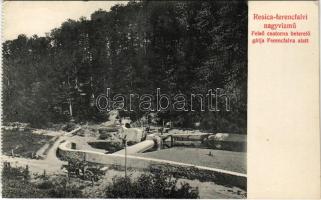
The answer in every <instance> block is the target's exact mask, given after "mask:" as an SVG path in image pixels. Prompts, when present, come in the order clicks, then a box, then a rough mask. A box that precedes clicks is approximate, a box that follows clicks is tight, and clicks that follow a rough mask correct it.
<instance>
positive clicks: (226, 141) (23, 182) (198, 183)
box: [1, 0, 248, 199]
mask: <svg viewBox="0 0 321 200" xmlns="http://www.w3.org/2000/svg"><path fill="white" fill-rule="evenodd" d="M2 12H3V19H2V21H3V22H2V38H3V39H2V94H1V95H2V98H1V101H2V112H1V117H2V119H1V120H2V122H1V123H2V126H1V162H2V163H1V164H2V170H1V187H2V190H1V191H2V197H4V198H135V199H136V198H149V199H157V198H158V199H159V198H161V199H196V198H201V199H245V198H247V99H248V96H247V95H248V89H247V88H248V3H247V2H246V1H239V0H225V1H150V0H138V1H136V0H132V1H5V2H3V5H2Z"/></svg>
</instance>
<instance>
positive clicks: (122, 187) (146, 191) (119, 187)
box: [105, 173, 199, 199]
mask: <svg viewBox="0 0 321 200" xmlns="http://www.w3.org/2000/svg"><path fill="white" fill-rule="evenodd" d="M105 198H184V199H192V198H199V192H198V188H192V187H191V186H190V185H189V184H188V183H182V184H181V185H180V187H177V179H174V178H173V177H172V176H170V175H167V174H163V173H158V174H143V175H141V176H140V177H138V178H137V179H136V180H132V179H131V178H130V177H128V176H127V177H114V178H113V182H112V184H110V185H109V186H107V188H106V191H105Z"/></svg>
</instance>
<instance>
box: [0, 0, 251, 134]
mask: <svg viewBox="0 0 321 200" xmlns="http://www.w3.org/2000/svg"><path fill="white" fill-rule="evenodd" d="M2 53H3V79H2V80H3V94H2V99H3V120H4V122H11V121H19V122H28V123H30V124H31V125H32V126H34V127H45V126H49V125H50V123H59V122H68V121H69V120H70V119H71V116H72V117H73V118H74V119H75V120H76V121H77V122H81V121H92V122H98V121H103V120H106V113H102V112H100V111H99V110H97V108H96V106H95V98H96V97H97V96H98V95H99V94H102V93H105V92H106V88H112V92H114V93H122V94H128V93H138V94H146V93H148V94H154V93H155V92H156V88H161V90H162V91H164V92H166V94H168V95H176V94H191V93H194V94H198V93H204V94H205V93H206V92H207V91H208V90H209V89H215V88H223V89H224V90H225V91H226V92H227V93H228V94H229V95H230V97H231V111H229V112H227V111H222V112H201V111H195V112H171V111H166V112H159V113H158V117H159V119H160V121H169V120H171V121H172V122H173V123H174V125H175V126H180V127H185V128H188V127H191V126H192V124H193V123H195V122H201V123H200V124H201V128H202V129H207V130H212V131H224V132H236V133H243V134H246V121H247V4H246V2H243V1H238V0H236V1H167V2H165V1H139V2H135V1H130V2H129V3H128V4H127V5H115V6H113V7H112V8H111V10H110V11H108V12H107V11H104V10H97V11H96V12H94V13H93V14H92V15H91V17H90V19H86V18H84V17H83V18H80V19H79V20H70V19H69V20H67V21H65V22H64V23H62V25H61V26H60V27H59V28H55V29H53V30H52V31H51V32H50V33H47V34H46V36H45V37H39V36H37V35H34V36H32V37H26V36H25V35H19V36H18V38H17V39H14V40H10V41H5V42H4V43H3V52H2ZM146 114H148V113H146V112H142V111H139V109H134V112H123V115H124V116H125V115H129V116H130V117H131V118H132V119H133V120H136V119H139V118H141V117H142V116H144V115H146Z"/></svg>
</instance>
